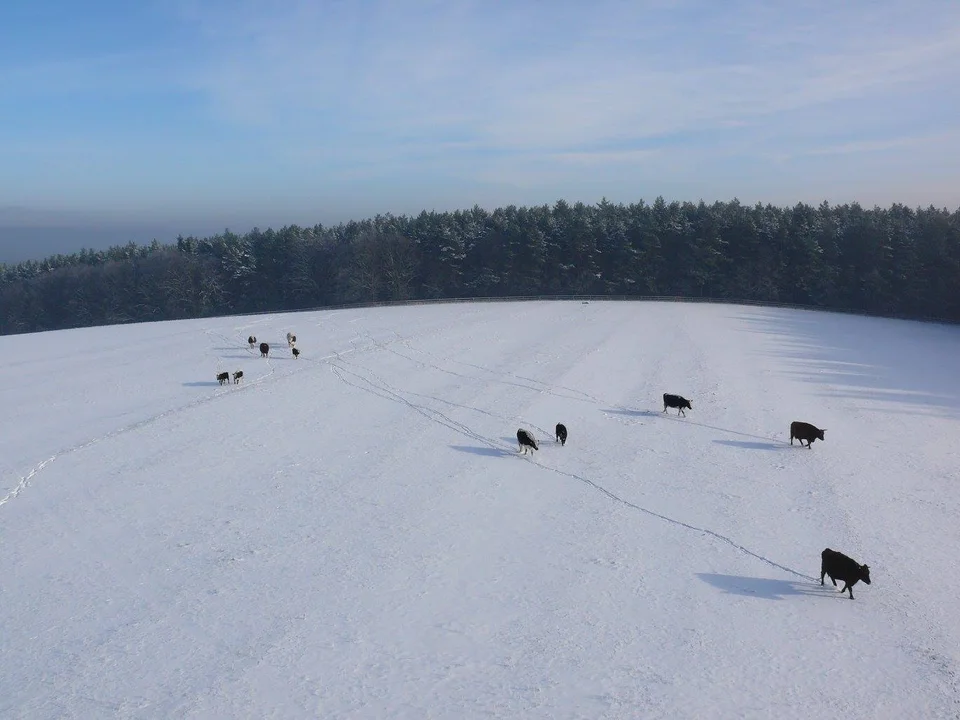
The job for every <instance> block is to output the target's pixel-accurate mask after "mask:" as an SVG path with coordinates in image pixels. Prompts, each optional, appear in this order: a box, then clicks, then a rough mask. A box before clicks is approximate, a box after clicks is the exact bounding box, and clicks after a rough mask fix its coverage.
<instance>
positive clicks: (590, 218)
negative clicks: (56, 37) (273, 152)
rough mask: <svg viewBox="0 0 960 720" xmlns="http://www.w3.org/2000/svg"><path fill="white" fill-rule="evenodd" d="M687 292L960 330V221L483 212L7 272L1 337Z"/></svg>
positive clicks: (642, 209)
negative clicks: (384, 304) (147, 323)
mask: <svg viewBox="0 0 960 720" xmlns="http://www.w3.org/2000/svg"><path fill="white" fill-rule="evenodd" d="M540 294H544V295H546V294H549V295H566V294H591V295H629V296H637V297H642V296H650V295H679V296H686V297H693V296H703V297H712V298H719V299H730V300H754V301H762V302H777V303H795V304H803V305H810V306H815V307H823V308H833V309H848V310H859V311H866V312H871V313H878V314H885V315H891V316H899V317H915V318H920V317H936V318H942V319H948V320H953V321H960V210H957V211H955V212H953V213H950V212H948V211H947V210H943V209H937V208H934V207H930V208H927V209H911V208H908V207H906V206H904V205H893V206H892V207H890V208H886V209H884V208H874V209H872V210H870V209H864V208H862V207H860V206H859V205H857V204H852V205H842V206H836V207H833V206H830V205H829V204H827V203H823V204H822V205H820V206H819V207H812V206H810V205H804V204H798V205H796V206H794V207H791V208H781V207H775V206H772V205H759V204H758V205H755V206H752V207H751V206H745V205H742V204H741V203H740V202H738V201H736V200H734V201H732V202H717V203H713V204H711V205H707V204H705V203H703V202H700V203H699V204H694V203H689V202H685V203H680V202H672V203H667V202H665V201H664V200H663V198H658V199H657V200H656V202H654V203H653V204H652V205H649V204H646V203H644V202H642V201H641V202H638V203H634V204H631V205H623V204H612V203H609V202H607V201H606V200H604V201H602V202H600V203H599V204H598V205H585V204H582V203H577V204H575V205H571V204H568V203H566V202H564V201H559V202H557V203H556V204H555V205H553V206H552V207H550V206H546V205H544V206H537V207H515V206H512V205H511V206H509V207H505V208H499V209H497V210H494V211H493V212H488V211H486V210H483V209H481V208H479V207H475V208H473V209H472V210H464V211H456V212H444V213H436V212H430V213H428V212H423V213H421V214H420V215H418V216H416V217H407V216H400V217H397V216H393V215H386V216H377V217H375V218H373V219H369V220H364V221H362V222H349V223H343V224H340V225H337V226H335V227H323V226H321V225H316V226H314V227H312V228H302V227H297V226H289V227H284V228H282V229H280V230H265V231H264V230H259V229H256V228H255V229H253V230H251V231H250V232H248V233H246V234H243V235H237V234H235V233H232V232H229V231H225V232H223V233H221V234H218V235H215V236H213V237H206V238H195V237H187V238H184V237H179V238H177V240H176V242H174V243H169V244H164V243H160V242H157V241H156V240H154V241H153V243H151V244H150V245H143V246H141V245H137V244H134V243H130V244H128V245H126V246H121V247H114V248H111V249H110V250H106V251H102V252H97V251H91V250H82V251H80V252H79V253H74V254H72V255H56V256H54V257H50V258H48V259H46V260H43V261H42V262H34V261H31V262H25V263H20V264H18V265H13V266H6V265H0V333H2V334H9V333H17V332H30V331H38V330H55V329H62V328H71V327H83V326H90V325H101V324H109V323H124V322H133V321H143V320H169V319H181V318H194V317H204V316H214V315H222V314H228V313H247V312H260V311H273V310H297V309H302V308H312V307H318V306H324V305H336V304H341V303H351V302H367V301H387V300H407V299H428V298H453V297H465V296H470V297H497V296H514V295H540Z"/></svg>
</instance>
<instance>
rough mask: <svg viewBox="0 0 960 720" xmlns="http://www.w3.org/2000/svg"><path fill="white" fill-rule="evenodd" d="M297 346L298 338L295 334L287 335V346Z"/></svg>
mask: <svg viewBox="0 0 960 720" xmlns="http://www.w3.org/2000/svg"><path fill="white" fill-rule="evenodd" d="M296 344H297V336H296V335H294V334H293V333H287V345H288V346H289V347H293V346H294V345H296Z"/></svg>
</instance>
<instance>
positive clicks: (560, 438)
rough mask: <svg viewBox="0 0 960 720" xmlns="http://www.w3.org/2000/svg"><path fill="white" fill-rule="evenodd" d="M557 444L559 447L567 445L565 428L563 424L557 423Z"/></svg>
mask: <svg viewBox="0 0 960 720" xmlns="http://www.w3.org/2000/svg"><path fill="white" fill-rule="evenodd" d="M557 442H558V443H560V445H561V446H563V445H566V444H567V426H566V425H564V424H563V423H557Z"/></svg>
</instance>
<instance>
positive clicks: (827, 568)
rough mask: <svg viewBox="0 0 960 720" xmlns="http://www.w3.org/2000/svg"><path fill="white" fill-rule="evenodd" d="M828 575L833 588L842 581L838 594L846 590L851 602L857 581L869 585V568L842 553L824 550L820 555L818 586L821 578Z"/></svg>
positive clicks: (828, 549) (821, 582)
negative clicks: (838, 581)
mask: <svg viewBox="0 0 960 720" xmlns="http://www.w3.org/2000/svg"><path fill="white" fill-rule="evenodd" d="M824 575H829V576H830V581H831V582H832V583H833V586H834V587H836V586H837V580H843V583H844V585H843V587H842V588H840V592H843V591H844V590H846V591H847V592H849V593H850V599H851V600H853V586H854V585H856V584H857V581H858V580H863V581H864V582H865V583H866V584H867V585H869V584H870V566H869V565H861V564H859V563H858V562H857V561H856V560H854V559H853V558H849V557H847V556H846V555H844V554H843V553H842V552H837V551H836V550H831V549H830V548H826V549H825V550H824V551H823V552H822V553H820V584H821V585H823V584H824V583H823V576H824Z"/></svg>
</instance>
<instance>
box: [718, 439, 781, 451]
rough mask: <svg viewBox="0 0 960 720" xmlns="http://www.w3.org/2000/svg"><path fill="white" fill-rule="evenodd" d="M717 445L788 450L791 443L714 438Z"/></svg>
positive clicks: (749, 448)
mask: <svg viewBox="0 0 960 720" xmlns="http://www.w3.org/2000/svg"><path fill="white" fill-rule="evenodd" d="M714 442H715V443H716V444H717V445H726V446H727V447H735V448H743V449H745V450H786V449H787V448H788V447H789V445H786V444H784V443H777V442H753V441H751V440H714Z"/></svg>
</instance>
